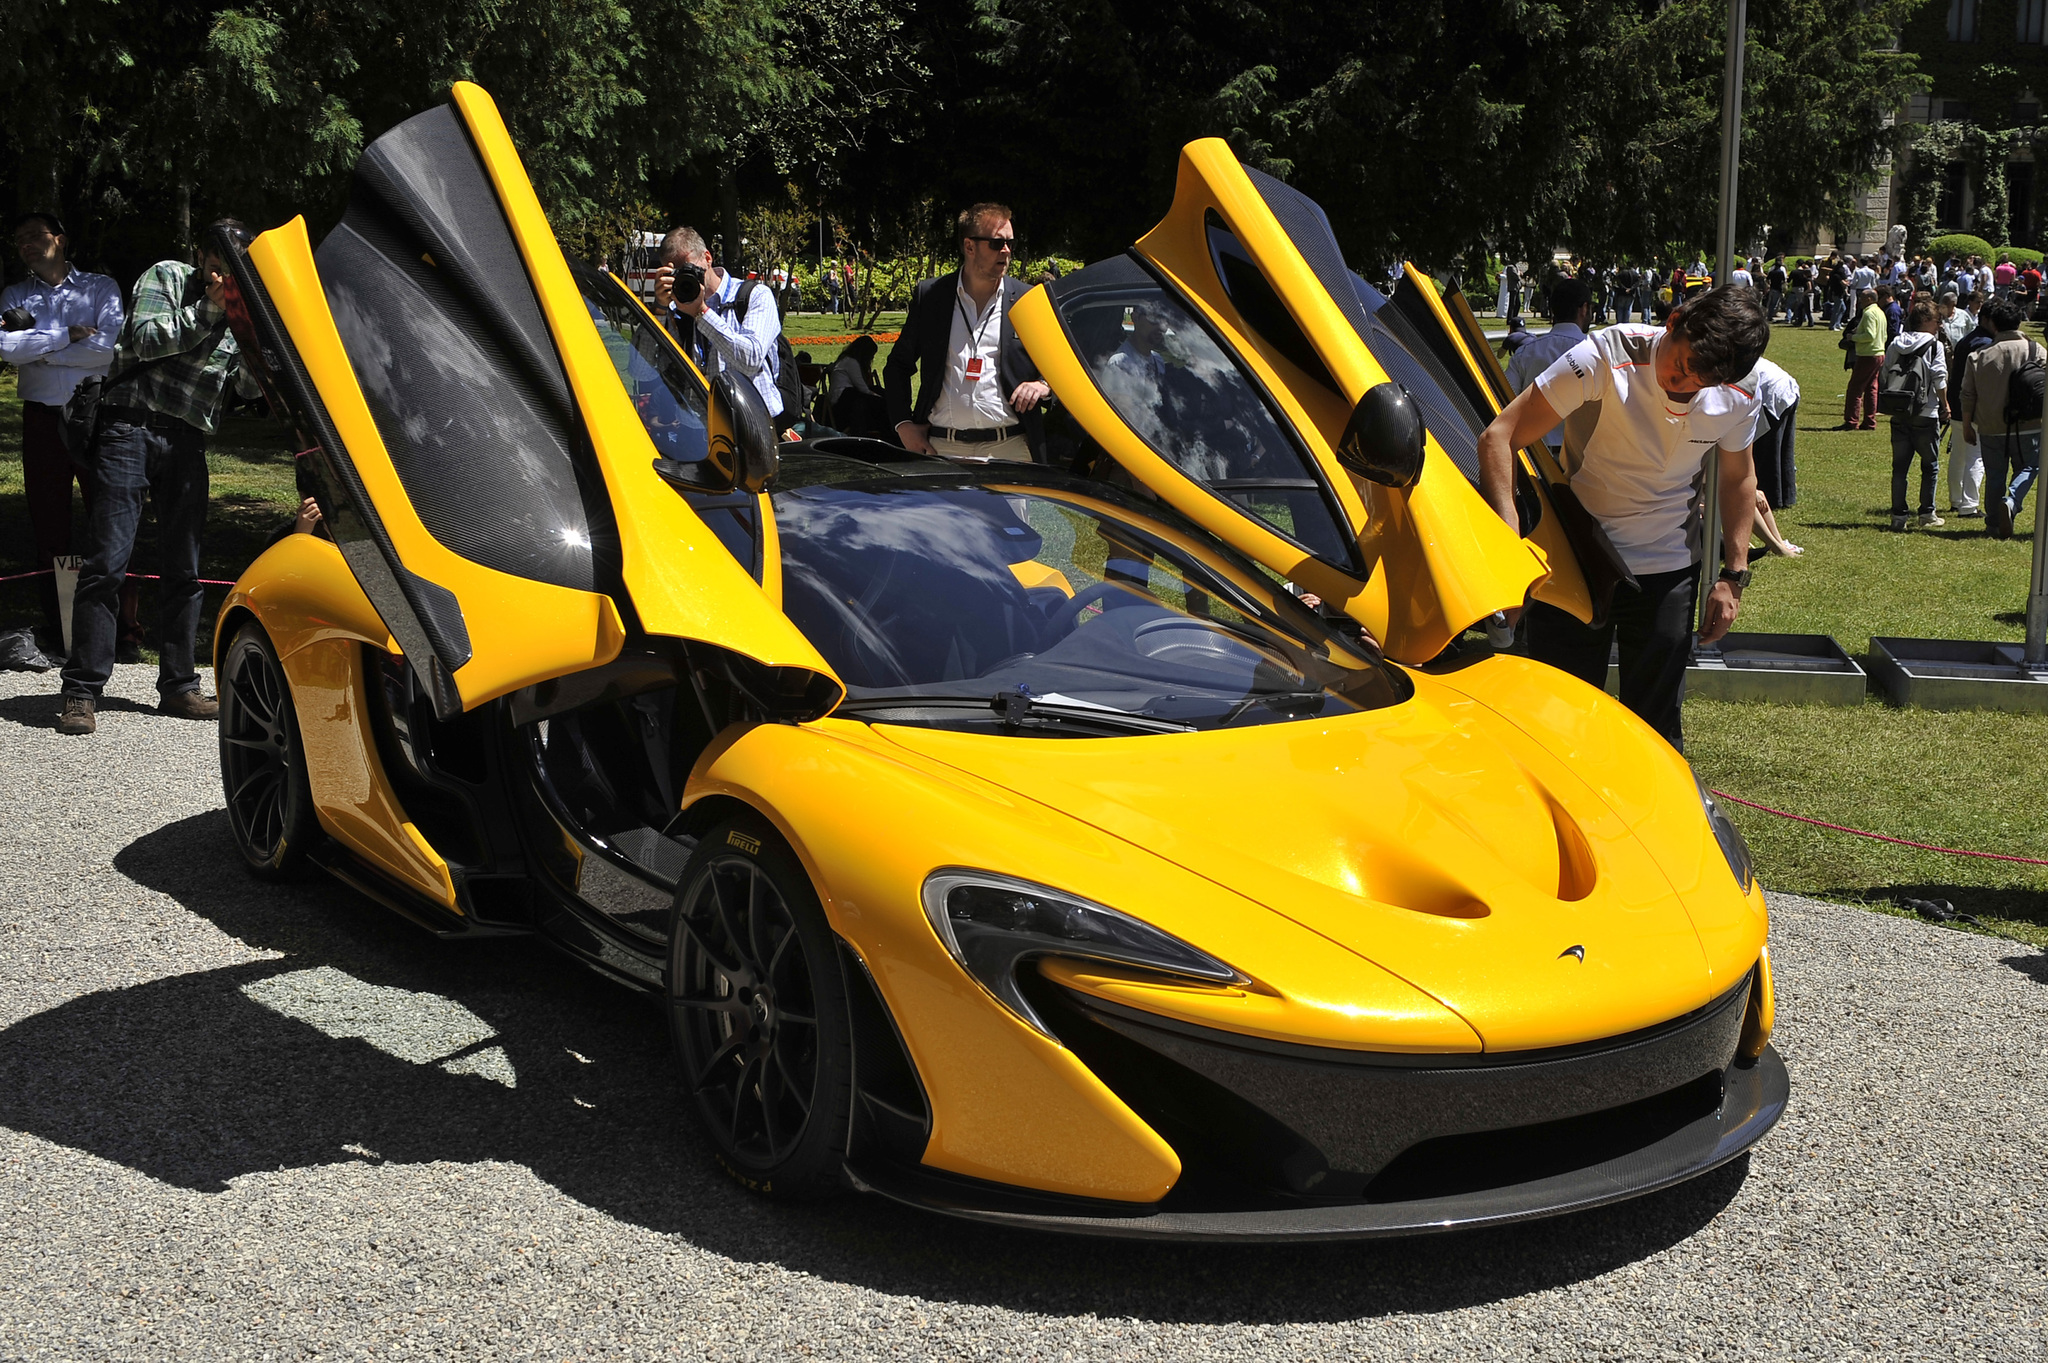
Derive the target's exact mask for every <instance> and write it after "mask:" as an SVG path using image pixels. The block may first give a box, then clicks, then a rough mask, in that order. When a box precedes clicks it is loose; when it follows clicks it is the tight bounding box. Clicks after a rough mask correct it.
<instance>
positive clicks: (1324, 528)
mask: <svg viewBox="0 0 2048 1363" xmlns="http://www.w3.org/2000/svg"><path fill="white" fill-rule="evenodd" d="M1275 186H1277V189H1275V188H1274V187H1275ZM1304 205H1305V206H1306V207H1305V208H1304V207H1303V206H1304ZM1311 257H1313V259H1312V258H1311ZM1137 260H1142V262H1143V265H1142V267H1140V266H1138V265H1136V264H1134V261H1137ZM1332 262H1334V264H1332ZM1226 276H1227V277H1226ZM1354 286H1355V281H1354V279H1353V276H1351V275H1350V273H1349V272H1348V271H1347V270H1345V269H1344V266H1343V261H1342V257H1341V255H1340V254H1338V252H1337V248H1336V243H1335V240H1334V238H1333V237H1330V236H1329V231H1328V226H1327V223H1326V222H1325V221H1324V220H1323V219H1322V217H1321V212H1320V210H1319V209H1315V208H1314V205H1312V204H1309V203H1308V201H1307V200H1305V199H1301V198H1300V196H1298V195H1295V194H1294V192H1293V191H1291V190H1288V189H1287V188H1286V187H1285V186H1284V185H1278V182H1277V181H1274V182H1270V184H1269V183H1268V182H1266V181H1264V180H1260V181H1257V182H1255V181H1254V180H1253V178H1252V176H1251V175H1249V174H1248V173H1247V172H1246V171H1245V170H1244V168H1243V167H1242V166H1240V165H1239V164H1238V163H1237V161H1236V158H1235V157H1233V156H1232V155H1231V153H1230V150H1229V148H1228V147H1227V146H1226V145H1225V144H1224V143H1223V142H1221V141H1219V140H1215V139H1209V140H1205V141H1201V142H1195V143H1191V144H1189V146H1188V147H1187V148H1186V149H1185V150H1184V151H1183V152H1182V155H1181V164H1180V180H1179V185H1178V188H1177V189H1176V192H1175V196H1174V202H1173V206H1172V208H1171V209H1170V210H1169V212H1168V213H1167V215H1166V217H1165V218H1164V219H1163V220H1162V221H1161V222H1160V223H1159V225H1158V226H1157V227H1155V228H1154V229H1153V230H1152V231H1151V232H1150V233H1148V234H1147V235H1146V236H1145V237H1144V238H1143V239H1142V240H1141V241H1140V242H1139V243H1138V246H1137V250H1136V252H1135V253H1134V255H1133V257H1128V258H1118V259H1116V260H1113V261H1107V262H1103V263H1102V264H1100V265H1097V266H1091V267H1090V269H1089V270H1086V271H1082V272H1081V273H1079V274H1077V275H1072V276H1069V277H1067V278H1066V279H1064V280H1062V281H1059V282H1058V283H1056V284H1055V285H1054V286H1053V289H1052V291H1051V293H1050V295H1049V296H1048V294H1046V293H1045V292H1035V293H1033V294H1030V295H1027V296H1026V297H1025V298H1024V299H1021V300H1019V302H1018V304H1017V305H1016V306H1015V308H1013V310H1012V314H1011V316H1012V319H1013V321H1014V324H1015V325H1016V327H1017V332H1018V335H1019V336H1020V337H1021V338H1023V340H1024V342H1025V345H1026V346H1027V348H1028V349H1029V350H1030V352H1031V355H1032V358H1033V359H1034V360H1035V361H1036V362H1037V363H1038V365H1039V368H1040V370H1041V372H1043V373H1045V375H1046V377H1047V378H1048V380H1049V381H1050V382H1051V383H1052V385H1053V389H1054V392H1055V393H1056V394H1057V395H1058V397H1059V398H1060V400H1061V402H1062V403H1063V404H1065V405H1066V406H1067V408H1068V409H1069V410H1070V411H1071V412H1072V415H1073V417H1074V419H1075V420H1076V421H1077V422H1078V423H1079V424H1080V426H1081V427H1082V428H1083V429H1084V430H1085V431H1086V433H1087V435H1088V436H1089V437H1090V438H1092V439H1093V440H1094V441H1095V442H1097V443H1098V444H1099V445H1100V446H1101V447H1102V449H1103V450H1104V451H1106V452H1107V453H1108V454H1109V455H1110V456H1111V457H1113V458H1114V459H1115V460H1116V461H1117V462H1118V463H1119V464H1121V465H1123V466H1124V468H1125V469H1126V471H1127V472H1128V473H1129V474H1130V475H1131V476H1132V477H1134V478H1136V479H1137V480H1138V481H1140V482H1142V483H1144V484H1145V485H1146V486H1147V487H1149V488H1150V489H1152V490H1153V491H1154V492H1156V493H1157V494H1158V495H1159V496H1161V497H1162V498H1164V499H1165V500H1166V501H1167V502H1169V503H1170V504H1171V505H1173V506H1174V507H1175V508H1176V509H1178V510H1180V511H1182V512H1183V513H1185V514H1187V515H1189V516H1191V517H1193V518H1195V519H1197V520H1199V521H1201V522H1202V523H1203V524H1204V525H1206V526H1208V527H1209V528H1210V529H1212V530H1214V531H1215V532H1216V533H1218V534H1219V535H1221V536H1223V537H1224V538H1225V539H1227V540H1229V541H1230V542H1231V543H1232V544H1233V545H1235V546H1236V547H1237V548H1239V549H1240V550H1241V551H1243V552H1245V553H1247V554H1249V555H1251V556H1252V557H1254V558H1256V559H1258V560H1259V561H1261V562H1263V563H1265V564H1266V565H1267V566H1268V567H1270V568H1272V569H1273V570H1274V571H1276V572H1279V573H1282V574H1284V575H1286V576H1287V577H1288V578H1289V579H1290V580H1292V581H1293V582H1295V583H1297V584H1298V585H1300V586H1302V587H1304V588H1306V589H1308V590H1310V591H1313V592H1315V593H1316V594H1317V595H1319V596H1321V597H1323V598H1324V600H1325V601H1328V602H1330V603H1332V604H1333V605H1338V606H1341V607H1342V608H1343V609H1345V610H1346V611H1348V612H1349V613H1351V614H1352V615H1353V616H1355V617H1356V618H1358V619H1359V620H1360V621H1362V622H1363V623H1364V624H1365V625H1366V626H1367V627H1368V628H1369V629H1371V630H1372V631H1373V632H1374V634H1375V635H1376V636H1377V637H1379V638H1380V640H1381V642H1382V643H1383V644H1384V645H1385V647H1386V649H1387V652H1388V653H1389V655H1390V656H1392V657H1395V658H1397V659H1400V660H1402V661H1405V662H1422V661H1426V660H1427V659H1429V658H1431V657H1434V656H1435V655H1436V654H1437V653H1438V652H1440V651H1442V649H1443V647H1444V646H1445V645H1446V644H1447V643H1449V641H1450V640H1451V639H1452V638H1453V637H1455V636H1456V635H1457V634H1458V632H1459V631H1461V630H1463V629H1465V628H1467V627H1468V626H1470V625H1472V624H1474V623H1476V622H1477V621H1479V620H1481V619H1483V618H1484V617H1485V616H1487V615H1488V614H1490V613H1492V612H1493V611H1495V610H1500V609H1504V608H1507V607H1511V606H1519V605H1520V604H1521V603H1522V601H1523V600H1524V598H1525V596H1526V594H1527V591H1528V588H1529V586H1530V585H1531V584H1532V583H1534V582H1535V581H1537V580H1538V579H1539V578H1540V577H1541V576H1542V575H1543V573H1544V571H1545V568H1544V564H1543V563H1542V560H1541V557H1540V555H1539V554H1537V553H1536V552H1534V551H1533V550H1531V549H1530V548H1529V547H1528V546H1527V545H1526V544H1524V543H1523V542H1522V541H1521V540H1520V539H1519V538H1518V537H1517V536H1516V535H1515V534H1514V532H1513V531H1512V530H1511V529H1509V528H1508V527H1506V526H1504V525H1502V524H1501V523H1500V520H1499V518H1498V517H1497V516H1494V515H1493V514H1492V512H1491V511H1490V510H1489V509H1488V508H1487V507H1486V505H1485V503H1484V501H1483V500H1482V499H1480V497H1479V496H1478V493H1477V492H1476V491H1475V490H1474V488H1473V487H1472V485H1471V482H1470V481H1469V480H1468V478H1467V477H1466V475H1465V473H1464V472H1463V471H1461V469H1460V468H1459V467H1458V466H1457V465H1455V464H1453V463H1452V462H1451V459H1450V457H1449V456H1448V455H1447V454H1446V452H1445V449H1444V447H1443V445H1442V443H1441V440H1440V438H1439V431H1438V430H1436V429H1435V428H1432V429H1430V431H1429V433H1428V436H1427V437H1426V441H1425V447H1424V448H1425V453H1424V456H1423V460H1422V466H1421V470H1420V473H1419V476H1418V477H1417V478H1416V479H1415V481H1414V482H1413V483H1412V484H1410V485H1409V486H1405V487H1389V486H1383V485H1381V484H1379V483H1375V482H1372V481H1369V480H1367V479H1364V478H1362V477H1359V476H1358V475H1356V474H1355V473H1353V472H1352V470H1351V469H1350V468H1349V467H1347V466H1346V465H1345V464H1344V463H1343V462H1342V460H1340V458H1339V454H1338V451H1339V448H1340V447H1341V446H1342V445H1344V443H1345V441H1346V436H1347V429H1348V427H1349V426H1350V424H1351V419H1352V414H1353V411H1354V408H1356V406H1357V404H1358V402H1359V399H1360V398H1362V397H1363V396H1364V395H1365V394H1366V393H1367V392H1368V391H1369V390H1371V389H1373V388H1375V387H1377V386H1378V385H1380V384H1383V383H1386V382H1387V381H1388V380H1389V378H1390V375H1389V373H1388V371H1387V369H1386V368H1385V367H1383V365H1382V363H1381V360H1380V358H1378V357H1377V356H1376V354H1375V352H1374V350H1373V349H1372V348H1371V346H1370V345H1369V344H1368V343H1367V339H1366V337H1367V334H1368V333H1369V332H1371V331H1372V329H1373V323H1372V322H1371V321H1370V319H1369V318H1368V316H1367V314H1366V312H1365V310H1364V306H1363V304H1362V303H1361V302H1360V301H1359V295H1358V294H1357V293H1356V292H1355V291H1354ZM1339 291H1341V294H1342V295H1343V296H1342V297H1340V296H1339ZM1119 308H1120V309H1121V327H1122V332H1123V333H1124V334H1123V335H1121V336H1119V335H1118V333H1117V331H1116V330H1115V328H1116V326H1117V323H1118V310H1119ZM1379 579H1383V580H1379Z"/></svg>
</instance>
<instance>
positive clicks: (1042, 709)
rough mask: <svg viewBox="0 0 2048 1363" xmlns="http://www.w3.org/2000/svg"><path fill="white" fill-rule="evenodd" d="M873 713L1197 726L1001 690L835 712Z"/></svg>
mask: <svg viewBox="0 0 2048 1363" xmlns="http://www.w3.org/2000/svg"><path fill="white" fill-rule="evenodd" d="M874 710H976V711H983V712H986V711H991V710H992V711H994V712H995V713H996V714H998V715H1000V716H1001V717H1002V719H1003V722H1004V723H1005V724H1006V725H1009V726H1010V727H1013V728H1020V729H1029V728H1037V727H1060V728H1077V729H1086V728H1094V729H1099V730H1104V731H1107V732H1109V733H1118V734H1185V733H1192V732H1193V731H1194V728H1195V726H1194V725H1192V724H1183V723H1181V722H1180V721H1178V720H1172V719H1154V718H1153V717H1152V716H1150V715H1139V714H1133V713H1131V712H1130V711H1129V710H1117V709H1113V708H1111V707H1109V706H1102V707H1100V708H1097V707H1096V706H1093V705H1063V704H1061V703H1059V702H1058V701H1046V700H1040V699H1038V698H1037V697H1036V696H1033V695H1031V694H1030V693H1029V692H1024V691H999V692H997V693H996V694H995V695H994V696H993V697H991V698H990V699H988V700H982V699H980V698H979V697H975V696H862V697H859V698H858V699H854V700H847V701H842V702H840V705H839V708H838V709H837V710H835V711H833V713H834V714H840V715H858V714H863V713H866V712H869V711H874Z"/></svg>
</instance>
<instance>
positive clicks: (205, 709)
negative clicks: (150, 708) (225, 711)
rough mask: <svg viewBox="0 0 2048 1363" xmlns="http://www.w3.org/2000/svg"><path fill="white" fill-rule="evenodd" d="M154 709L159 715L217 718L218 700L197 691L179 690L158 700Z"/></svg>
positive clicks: (218, 715) (218, 711)
mask: <svg viewBox="0 0 2048 1363" xmlns="http://www.w3.org/2000/svg"><path fill="white" fill-rule="evenodd" d="M156 711H157V713H158V714H160V715H176V716H177V717H178V718H179V719H219V718H220V702H219V701H217V700H215V699H213V697H211V696H202V695H200V694H199V693H198V692H197V691H180V692H178V693H177V694H176V695H173V696H165V697H164V698H163V699H162V700H160V701H158V702H157V707H156Z"/></svg>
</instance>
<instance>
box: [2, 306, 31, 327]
mask: <svg viewBox="0 0 2048 1363" xmlns="http://www.w3.org/2000/svg"><path fill="white" fill-rule="evenodd" d="M35 324H36V319H35V316H34V314H32V313H30V312H29V310H28V309H27V308H9V309H8V310H7V311H5V312H0V327H5V328H6V329H7V330H9V331H30V330H33V329H34V327H35Z"/></svg>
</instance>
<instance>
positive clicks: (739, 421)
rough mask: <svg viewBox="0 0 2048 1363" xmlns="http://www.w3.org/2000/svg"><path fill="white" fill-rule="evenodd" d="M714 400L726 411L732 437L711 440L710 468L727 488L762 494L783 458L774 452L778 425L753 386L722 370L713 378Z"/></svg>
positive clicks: (728, 371)
mask: <svg viewBox="0 0 2048 1363" xmlns="http://www.w3.org/2000/svg"><path fill="white" fill-rule="evenodd" d="M711 399H712V401H713V402H715V403H717V404H718V405H719V407H721V408H722V409H724V412H725V416H726V420H727V422H728V423H729V424H730V425H731V427H732V437H731V439H727V438H726V437H724V436H722V435H716V436H713V437H712V439H711V458H710V461H709V462H710V464H711V466H712V467H713V468H714V469H716V470H717V472H718V475H719V478H720V480H721V481H722V482H724V483H726V484H727V485H728V486H730V487H732V488H734V489H736V490H738V491H740V492H746V493H756V492H760V491H761V490H762V489H763V488H765V487H767V486H768V484H769V483H771V482H773V481H774V479H775V471H776V469H777V468H778V467H779V466H780V464H781V456H780V455H779V454H777V453H776V449H775V423H774V421H772V420H771V419H770V418H769V416H768V405H767V404H766V403H764V402H762V401H761V395H760V394H759V393H757V392H755V391H754V385H753V384H751V383H749V382H747V381H746V380H745V379H740V378H735V377H734V376H733V374H732V371H730V370H726V369H721V370H719V371H718V373H716V374H714V375H712V376H711Z"/></svg>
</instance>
